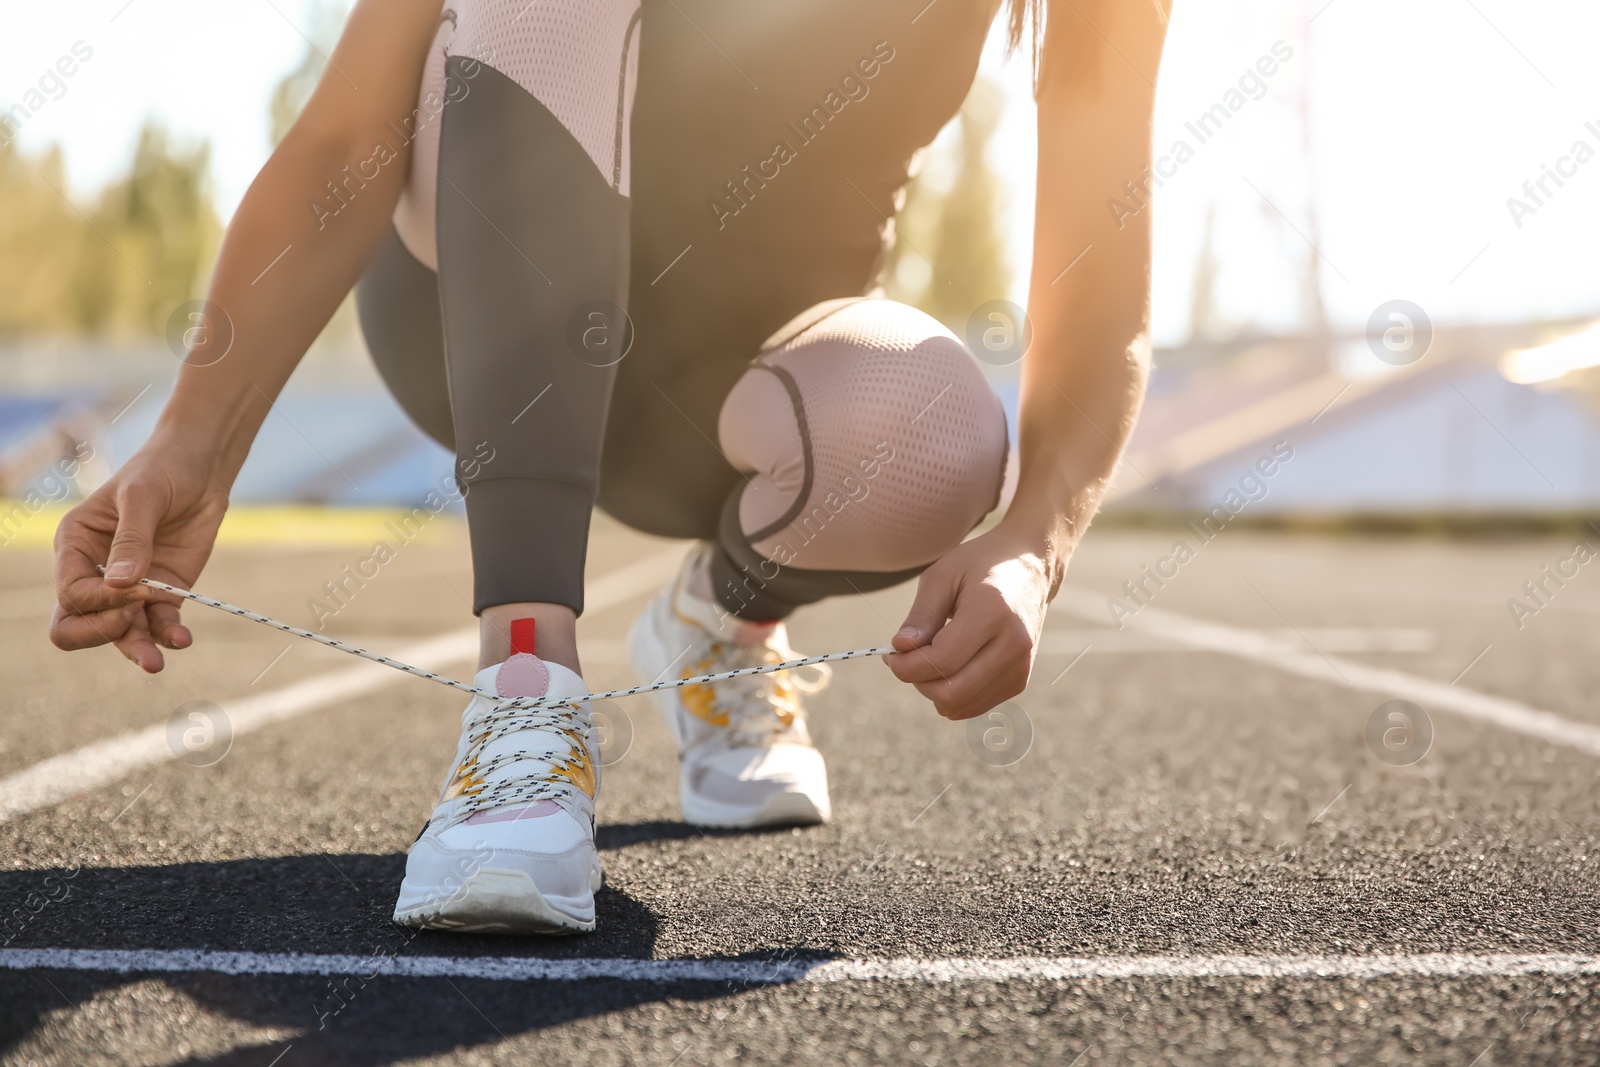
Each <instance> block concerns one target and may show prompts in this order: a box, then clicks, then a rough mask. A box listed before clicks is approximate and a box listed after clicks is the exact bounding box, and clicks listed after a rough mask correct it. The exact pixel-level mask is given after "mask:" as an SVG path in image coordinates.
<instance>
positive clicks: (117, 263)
mask: <svg viewBox="0 0 1600 1067" xmlns="http://www.w3.org/2000/svg"><path fill="white" fill-rule="evenodd" d="M209 159H210V150H209V147H208V146H207V145H206V144H204V143H202V144H200V145H198V146H196V147H193V148H189V149H185V150H181V151H178V150H174V149H173V148H172V146H171V145H170V143H169V139H168V136H167V134H166V131H165V130H164V129H162V127H161V126H159V125H157V124H155V123H153V122H152V123H146V125H145V126H144V128H143V129H141V130H140V132H139V139H138V144H137V147H136V148H135V150H134V156H133V160H132V163H131V164H130V167H129V171H128V174H127V176H126V177H124V178H122V179H121V180H119V181H116V182H113V183H112V184H110V185H108V186H107V187H106V188H105V189H103V190H102V191H101V192H100V194H99V195H98V196H97V197H96V198H95V201H94V203H92V204H91V205H89V206H88V207H87V208H85V209H80V208H78V207H77V206H75V205H74V204H73V203H72V202H71V201H70V200H69V199H68V196H67V191H66V179H65V176H64V173H63V166H62V157H61V150H60V148H59V147H56V146H52V147H51V148H49V149H47V150H46V151H45V152H44V153H43V154H42V155H40V156H38V157H36V158H33V159H29V158H27V157H24V156H22V155H21V154H20V152H18V151H17V149H16V146H15V142H13V143H11V144H8V145H6V146H4V147H0V199H3V200H4V202H5V204H6V208H7V210H6V211H5V213H4V215H3V221H0V332H3V333H7V334H12V335H23V334H32V335H40V334H57V335H60V334H89V335H95V336H105V335H111V336H117V337H124V338H126V337H134V336H156V335H160V334H161V333H163V332H164V331H165V328H166V322H167V317H168V316H169V315H170V314H171V313H172V310H173V308H175V307H177V306H178V305H179V304H181V303H183V302H184V301H185V300H189V299H191V298H192V296H193V294H194V293H195V291H196V288H197V286H198V285H199V284H200V282H201V279H202V278H203V276H204V271H205V270H206V269H207V268H208V266H209V264H210V263H211V261H212V259H213V258H214V257H215V255H216V249H217V244H218V240H219V238H220V236H221V232H222V226H221V223H220V221H219V220H218V218H217V214H216V211H215V209H214V208H213V207H212V204H211V197H210V192H209V188H208V185H209V183H208V180H207V168H208V165H209Z"/></svg>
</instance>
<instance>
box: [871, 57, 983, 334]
mask: <svg viewBox="0 0 1600 1067" xmlns="http://www.w3.org/2000/svg"><path fill="white" fill-rule="evenodd" d="M1004 107H1005V95H1004V91H1003V90H1002V89H1001V88H1000V87H999V85H998V84H997V83H996V82H995V81H994V80H992V79H990V78H988V77H986V76H984V75H979V76H978V78H977V80H976V81H974V82H973V85H972V90H971V91H970V92H969V93H968V94H967V99H966V102H965V103H963V104H962V106H961V115H960V117H959V119H958V120H957V122H958V123H959V130H960V132H959V136H958V137H957V138H956V139H955V143H954V144H953V145H948V146H947V145H945V144H938V143H936V144H935V145H934V146H933V147H932V148H930V149H929V156H928V158H927V160H926V161H925V163H926V165H925V166H924V168H923V170H922V172H921V173H920V174H918V176H917V177H916V178H915V179H913V180H912V182H911V183H910V184H909V185H907V187H906V190H905V205H904V207H903V208H902V209H901V210H900V211H899V212H898V214H897V216H896V218H895V231H896V240H895V244H894V247H893V248H892V249H891V250H890V254H889V258H888V261H887V263H886V265H885V270H884V278H883V282H884V288H885V290H886V291H887V292H888V294H889V296H891V297H893V298H894V299H896V300H900V301H903V302H905V303H907V304H912V305H914V306H916V307H919V308H921V309H922V310H924V311H926V312H927V313H928V314H930V315H932V316H933V317H934V318H936V319H938V320H939V321H941V322H943V323H944V324H945V325H946V326H948V327H949V328H950V329H951V330H953V331H955V332H956V333H957V334H958V335H960V334H961V333H962V332H963V331H964V330H965V329H966V324H967V318H968V317H969V316H970V315H971V314H972V312H973V309H975V308H976V307H978V305H980V304H983V303H986V302H988V301H990V300H1002V299H1005V297H1006V295H1007V293H1008V292H1009V290H1010V285H1011V268H1010V265H1009V264H1008V263H1007V262H1006V255H1005V233H1004V229H1003V223H1004V219H1003V214H1004V209H1005V196H1004V190H1003V188H1002V186H1001V183H1000V178H999V176H998V175H997V174H996V173H995V171H994V168H993V167H991V166H990V164H989V160H988V146H989V141H990V140H991V139H992V138H993V136H994V132H995V129H996V127H997V126H998V125H999V122H1000V116H1001V113H1002V111H1003V110H1004Z"/></svg>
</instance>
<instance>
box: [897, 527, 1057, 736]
mask: <svg viewBox="0 0 1600 1067" xmlns="http://www.w3.org/2000/svg"><path fill="white" fill-rule="evenodd" d="M1054 557H1055V553H1053V552H1052V551H1051V550H1050V549H1049V547H1048V545H1047V544H1046V543H1045V542H1044V540H1043V539H1041V538H1029V537H1025V536H1019V535H1017V534H1015V533H1013V532H1012V531H1010V530H1008V529H1006V528H1005V527H1004V525H1001V526H997V527H995V528H994V529H993V530H990V531H989V532H988V533H985V534H982V535H980V536H978V537H975V538H973V539H972V540H971V541H967V542H965V543H964V544H961V545H958V546H956V547H955V548H954V549H952V550H951V551H950V552H947V553H946V554H945V555H943V556H942V557H940V558H939V560H938V561H937V562H935V563H934V564H933V566H931V567H929V568H928V569H927V570H926V571H924V572H923V573H922V577H921V578H920V579H919V580H918V582H917V596H916V600H915V601H914V602H913V603H912V605H911V611H910V612H909V613H908V614H907V615H906V621H905V623H904V624H903V625H902V626H901V627H900V630H899V632H898V633H896V634H895V635H894V641H893V644H894V647H895V649H896V650H897V651H896V652H895V654H894V655H891V656H886V657H884V658H885V660H886V661H887V662H888V664H889V669H890V670H892V671H893V672H894V674H895V677H896V678H899V679H900V680H901V681H903V682H910V683H911V684H912V685H914V686H916V689H917V692H919V693H921V694H922V695H923V696H925V697H927V698H928V699H929V700H931V701H933V706H934V708H935V710H937V711H938V712H939V714H940V715H943V716H944V717H945V718H947V719H970V718H973V717H974V716H977V715H982V714H983V713H984V712H986V711H988V710H989V709H991V708H993V707H995V706H996V705H998V704H1000V703H1002V702H1004V701H1006V700H1009V699H1011V698H1012V697H1014V696H1016V695H1017V694H1018V693H1020V692H1022V690H1023V689H1024V688H1025V687H1026V686H1027V684H1028V676H1029V674H1030V673H1031V672H1032V670H1033V657H1034V654H1035V653H1036V652H1037V651H1038V647H1039V633H1040V631H1041V630H1042V629H1043V627H1044V614H1045V608H1046V607H1047V606H1048V605H1049V603H1050V598H1051V597H1053V596H1054V595H1055V591H1056V587H1057V586H1059V585H1060V582H1061V574H1062V573H1063V571H1064V570H1065V563H1064V561H1058V560H1057V559H1056V558H1054Z"/></svg>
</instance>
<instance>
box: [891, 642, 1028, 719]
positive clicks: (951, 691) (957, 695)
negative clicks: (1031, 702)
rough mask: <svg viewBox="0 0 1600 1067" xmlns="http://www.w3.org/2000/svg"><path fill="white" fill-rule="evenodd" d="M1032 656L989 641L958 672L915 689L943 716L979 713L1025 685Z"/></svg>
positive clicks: (1014, 694)
mask: <svg viewBox="0 0 1600 1067" xmlns="http://www.w3.org/2000/svg"><path fill="white" fill-rule="evenodd" d="M1030 665H1031V659H1030V657H1029V656H1028V654H1027V652H1026V650H1022V651H1021V652H1019V651H1018V650H1017V649H1015V648H1014V647H1012V646H1011V644H1010V643H1009V642H1007V641H1004V640H995V641H991V642H990V643H989V644H987V645H985V646H983V649H982V650H981V651H980V652H979V653H978V654H977V655H976V656H974V657H973V658H972V661H971V662H970V663H968V664H967V665H966V667H964V668H963V669H962V670H961V671H959V672H958V673H956V674H954V675H952V676H951V677H950V678H948V679H940V680H939V681H937V682H924V683H921V684H919V685H917V687H916V689H917V692H919V693H921V694H922V695H923V696H925V697H927V698H928V699H929V700H930V701H932V702H933V707H934V710H935V711H937V712H938V713H939V714H940V715H941V716H943V717H944V718H946V719H954V720H961V719H970V718H973V717H974V716H977V715H982V714H983V713H984V712H986V711H989V710H990V709H991V708H994V707H996V706H998V705H1000V704H1002V703H1004V702H1005V701H1007V700H1010V699H1011V698H1012V697H1014V696H1016V695H1017V694H1018V693H1020V692H1022V691H1023V690H1024V689H1026V688H1027V685H1028V674H1029V668H1030Z"/></svg>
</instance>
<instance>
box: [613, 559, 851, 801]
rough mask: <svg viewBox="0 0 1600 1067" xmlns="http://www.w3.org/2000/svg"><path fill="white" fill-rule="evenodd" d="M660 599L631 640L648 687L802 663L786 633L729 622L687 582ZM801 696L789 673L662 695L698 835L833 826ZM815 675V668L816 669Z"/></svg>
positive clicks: (683, 794) (778, 627)
mask: <svg viewBox="0 0 1600 1067" xmlns="http://www.w3.org/2000/svg"><path fill="white" fill-rule="evenodd" d="M696 563H697V557H696V556H691V557H690V561H689V563H688V564H687V565H686V567H685V569H684V573H683V574H680V575H679V577H678V580H677V581H675V582H674V583H673V584H672V586H671V587H669V588H668V589H666V590H665V591H664V592H662V594H661V595H660V596H658V597H656V599H655V600H653V601H652V602H651V603H650V606H649V607H647V608H646V609H645V611H644V614H642V615H640V616H639V618H638V620H637V621H635V622H634V624H633V629H632V630H631V631H630V632H629V634H628V648H629V652H630V653H631V655H632V658H633V665H634V667H635V668H636V669H637V670H638V672H639V674H640V675H641V676H642V680H644V681H645V682H653V681H659V680H661V679H662V678H665V677H667V676H668V675H669V674H675V675H676V676H677V677H679V678H688V677H692V676H693V675H697V674H716V673H719V672H721V671H731V670H737V669H738V668H740V667H753V666H757V665H759V664H762V663H777V662H780V661H781V660H786V659H796V658H798V655H799V654H798V653H796V652H795V651H794V650H793V649H791V648H790V647H789V644H788V635H787V632H786V631H785V629H784V625H783V623H781V622H779V623H774V624H752V623H744V622H741V621H740V620H739V619H736V618H733V617H731V616H728V617H720V616H722V614H723V613H722V611H721V609H720V608H719V607H717V606H716V605H714V604H710V603H707V602H706V601H703V600H700V599H699V598H698V597H694V596H692V595H690V594H688V593H687V592H686V591H685V589H684V576H685V575H686V574H687V573H689V571H690V569H692V568H693V567H694V566H695V565H696ZM817 666H818V667H820V668H821V669H820V670H816V673H817V675H818V676H819V681H818V682H817V683H816V684H812V685H806V686H802V685H800V684H798V682H797V681H796V680H795V679H793V678H790V677H789V675H790V674H791V673H792V672H790V671H783V672H780V673H775V674H753V675H747V676H746V677H743V678H734V679H730V680H728V681H725V682H713V683H710V684H703V685H690V686H683V687H681V688H678V689H663V690H661V691H660V692H658V693H655V694H653V696H654V697H655V700H656V704H657V707H659V708H660V710H661V714H662V715H663V716H664V717H665V718H666V720H667V726H668V727H669V728H670V729H671V730H672V734H673V736H674V737H675V738H676V739H677V742H678V755H679V757H680V758H681V761H682V762H681V770H680V774H679V780H678V796H679V808H680V810H681V811H682V812H683V817H684V819H685V820H686V821H688V822H690V823H694V824H696V825H699V826H723V827H736V828H751V827H757V826H800V825H808V824H812V823H821V822H827V821H828V819H829V817H830V815H831V814H832V810H831V807H830V805H829V802H828V769H827V766H826V765H825V764H824V763H823V762H822V754H821V753H820V752H818V751H817V750H816V747H815V746H814V745H812V743H811V735H810V733H809V732H808V731H807V730H806V722H805V710H804V709H803V708H802V707H801V706H800V694H801V693H811V692H816V691H817V690H819V689H821V688H822V687H823V686H824V685H826V684H827V680H828V678H829V677H830V672H829V670H828V669H827V667H826V665H824V664H818V665H817ZM811 669H813V670H815V668H811Z"/></svg>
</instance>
